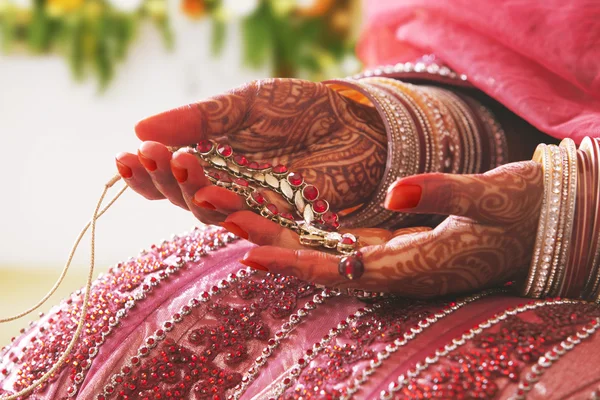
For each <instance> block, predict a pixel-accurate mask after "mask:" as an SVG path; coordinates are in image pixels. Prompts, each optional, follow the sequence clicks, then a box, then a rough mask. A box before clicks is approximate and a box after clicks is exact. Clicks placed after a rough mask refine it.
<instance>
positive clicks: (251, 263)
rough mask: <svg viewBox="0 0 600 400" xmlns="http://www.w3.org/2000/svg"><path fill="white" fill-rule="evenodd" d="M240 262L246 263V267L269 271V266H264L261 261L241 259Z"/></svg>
mask: <svg viewBox="0 0 600 400" xmlns="http://www.w3.org/2000/svg"><path fill="white" fill-rule="evenodd" d="M240 264H244V265H245V266H246V267H250V268H252V269H258V270H260V271H267V272H269V269H268V268H266V267H263V266H262V265H260V264H259V263H256V262H254V261H250V260H240Z"/></svg>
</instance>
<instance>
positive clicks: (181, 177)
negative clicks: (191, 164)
mask: <svg viewBox="0 0 600 400" xmlns="http://www.w3.org/2000/svg"><path fill="white" fill-rule="evenodd" d="M171 172H173V176H174V177H175V179H177V182H179V183H184V182H185V181H187V178H188V170H187V169H186V168H183V167H180V166H179V165H176V164H175V163H174V162H171Z"/></svg>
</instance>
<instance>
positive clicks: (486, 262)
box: [226, 161, 543, 297]
mask: <svg viewBox="0 0 600 400" xmlns="http://www.w3.org/2000/svg"><path fill="white" fill-rule="evenodd" d="M542 196H543V177H542V171H541V166H540V165H539V164H538V163H535V162H533V161H524V162H518V163H512V164H508V165H504V166H501V167H499V168H496V169H494V170H492V171H489V172H487V173H485V174H478V175H452V174H423V175H415V176H411V177H407V178H404V179H401V180H399V181H397V182H396V183H394V184H393V185H392V187H390V189H389V192H388V196H387V198H386V202H385V204H386V207H387V208H389V209H392V210H396V211H403V212H411V213H425V214H443V215H451V216H450V217H448V218H447V219H446V220H445V221H444V222H442V223H441V224H440V225H439V226H437V227H436V228H435V229H433V230H431V229H429V228H408V229H401V230H399V231H396V232H389V231H384V230H381V229H360V230H354V231H351V233H353V234H355V235H357V236H358V237H359V244H360V245H361V249H360V251H361V252H362V253H363V262H364V267H365V273H364V275H363V276H362V277H361V278H359V279H357V280H353V281H349V280H346V279H345V278H343V277H341V276H340V275H339V274H338V262H339V259H340V257H339V256H336V255H333V254H330V253H326V252H321V251H316V250H311V249H307V248H306V247H302V246H301V245H300V244H299V243H298V236H297V235H296V234H295V233H293V232H291V231H289V230H286V229H284V228H281V227H279V226H278V225H277V224H275V223H273V222H271V221H268V220H265V219H263V218H261V217H259V216H256V215H254V214H252V213H251V212H247V211H242V212H237V213H234V214H232V215H230V216H229V217H228V218H227V220H226V221H227V222H230V223H234V224H235V225H237V226H239V227H240V229H241V230H243V231H244V232H247V236H248V237H249V238H250V240H251V241H252V242H254V243H258V244H260V245H262V246H260V247H256V248H253V249H252V250H250V251H249V252H248V253H247V254H246V256H245V257H244V260H243V263H244V264H246V265H249V266H252V267H254V268H257V269H264V270H268V271H270V272H273V273H277V274H283V275H294V276H297V277H298V278H300V279H304V280H307V281H310V282H315V283H320V284H323V285H327V286H331V287H352V288H360V289H364V290H370V291H383V292H394V293H398V294H401V295H402V296H411V297H430V296H437V295H445V294H450V293H457V292H466V291H472V290H475V289H482V288H484V287H489V286H493V285H499V284H502V283H505V282H507V281H509V280H512V279H517V280H519V279H520V278H522V277H523V276H524V275H525V274H526V272H527V270H528V267H529V263H530V261H531V256H532V251H533V245H534V241H535V236H536V230H537V223H538V219H539V213H540V207H541V200H542ZM521 281H522V280H521Z"/></svg>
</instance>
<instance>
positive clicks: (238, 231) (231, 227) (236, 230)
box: [219, 221, 248, 240]
mask: <svg viewBox="0 0 600 400" xmlns="http://www.w3.org/2000/svg"><path fill="white" fill-rule="evenodd" d="M219 225H221V226H222V227H223V228H225V229H227V230H228V231H229V232H231V233H233V234H234V235H236V236H239V237H241V238H244V239H246V240H248V233H247V232H246V231H244V230H243V229H242V228H240V227H239V226H237V225H236V224H234V223H233V222H228V221H225V222H221V223H220V224H219Z"/></svg>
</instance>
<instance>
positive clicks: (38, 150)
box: [0, 10, 268, 279]
mask: <svg viewBox="0 0 600 400" xmlns="http://www.w3.org/2000/svg"><path fill="white" fill-rule="evenodd" d="M172 15H173V19H174V20H173V29H174V31H175V36H176V37H177V46H175V48H174V50H173V51H171V52H169V54H165V53H167V52H168V50H165V48H164V46H163V44H162V42H161V39H160V37H159V35H158V33H157V32H156V30H155V29H153V28H152V27H151V26H147V27H145V28H144V29H142V30H141V32H140V35H139V40H138V41H137V42H136V43H134V45H133V48H132V50H131V53H130V54H129V55H128V57H127V59H126V61H125V63H124V64H122V65H120V66H119V67H118V70H117V73H116V76H115V79H114V81H113V82H111V84H110V85H109V87H108V89H107V91H106V92H105V93H103V94H100V95H99V94H98V89H97V84H96V82H94V81H93V80H90V81H89V82H84V83H83V84H82V83H77V82H75V81H74V80H73V78H72V76H71V73H70V71H69V69H68V65H67V64H66V63H65V62H64V60H63V59H61V58H60V57H58V56H43V57H32V56H14V55H12V56H0V135H1V138H2V142H1V143H2V144H1V150H0V151H1V156H0V176H1V182H2V184H1V186H0V193H1V195H0V204H1V206H0V241H1V243H2V245H1V250H0V268H2V267H13V268H14V267H17V268H19V269H28V268H35V269H38V268H40V267H42V268H48V269H51V270H53V271H57V270H58V268H59V267H60V266H61V265H62V263H63V262H64V261H65V259H66V256H67V254H68V251H69V249H70V247H71V243H72V242H73V240H74V239H75V237H76V235H77V233H78V232H79V230H80V229H81V227H82V226H83V224H84V223H85V222H86V221H87V220H88V219H89V217H90V216H91V214H92V212H93V208H94V205H95V203H96V200H97V198H98V196H99V195H100V193H101V190H102V187H103V184H104V182H106V181H107V180H108V179H109V178H110V177H111V176H113V175H114V174H115V172H116V168H115V165H114V156H115V154H116V153H118V152H120V151H132V152H135V151H136V149H137V147H138V145H139V142H138V139H137V138H136V137H135V134H134V131H133V127H134V125H135V123H136V122H137V121H138V120H139V119H141V118H143V117H145V116H149V115H152V114H154V113H157V112H160V111H164V110H167V109H169V108H173V107H176V106H180V105H183V104H187V103H190V102H194V101H197V100H199V99H202V98H205V97H207V96H210V95H214V94H217V93H219V92H222V91H224V90H227V89H229V88H232V87H234V86H237V85H239V84H242V83H243V82H246V81H248V80H252V79H257V78H261V77H266V76H267V73H268V72H267V71H266V70H265V71H256V70H248V69H244V68H243V67H242V66H241V61H240V57H241V53H242V52H241V50H240V43H239V41H240V39H239V38H240V36H239V35H238V34H237V32H230V34H229V35H228V38H229V40H228V44H227V46H226V47H225V50H224V53H223V54H222V56H220V57H219V58H215V57H214V56H211V54H210V49H209V43H210V41H209V40H208V36H209V35H210V26H209V24H208V22H206V21H199V22H198V21H189V20H187V19H184V18H183V17H182V18H177V17H176V16H177V10H174V12H173V13H172ZM237 28H238V27H237V26H236V25H235V24H231V25H229V29H231V30H234V31H235V30H236V29H237ZM203 38H204V39H203ZM194 224H196V220H195V219H194V218H192V217H191V216H190V215H189V214H188V213H186V212H184V211H182V210H180V209H178V208H176V207H175V206H172V205H171V204H170V203H168V202H166V201H157V202H150V201H147V200H145V199H143V198H142V197H140V196H138V195H136V194H135V193H133V192H132V191H129V192H127V193H126V194H125V195H124V196H123V197H122V199H121V200H120V201H119V202H118V203H116V204H115V206H114V208H113V209H112V210H111V211H110V212H109V213H107V214H106V216H105V217H103V218H102V219H101V221H100V224H99V235H98V252H97V253H98V261H99V265H105V264H112V263H115V262H117V261H119V260H121V259H124V258H127V257H129V256H132V255H134V254H135V253H136V252H137V251H138V250H139V249H140V248H142V247H147V246H149V245H150V244H152V243H154V242H157V241H158V240H160V239H161V238H163V237H168V236H169V235H170V234H171V233H177V232H182V231H185V230H189V229H190V228H191V227H192V226H193V225H194ZM85 243H87V242H85ZM87 253H88V246H87V244H85V245H84V246H83V248H82V249H81V251H80V254H79V256H78V257H77V258H76V260H75V266H76V267H77V268H81V267H84V266H85V265H86V263H87ZM0 279H1V277H0Z"/></svg>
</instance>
